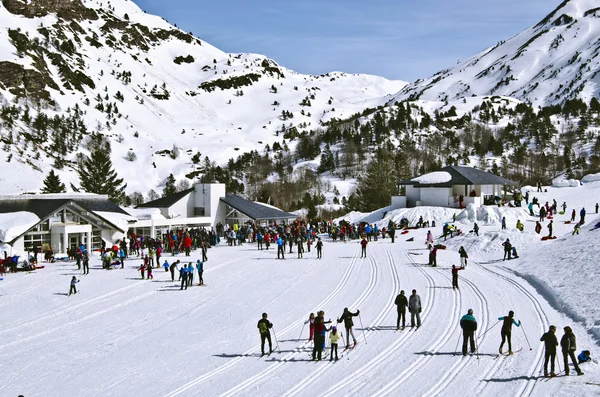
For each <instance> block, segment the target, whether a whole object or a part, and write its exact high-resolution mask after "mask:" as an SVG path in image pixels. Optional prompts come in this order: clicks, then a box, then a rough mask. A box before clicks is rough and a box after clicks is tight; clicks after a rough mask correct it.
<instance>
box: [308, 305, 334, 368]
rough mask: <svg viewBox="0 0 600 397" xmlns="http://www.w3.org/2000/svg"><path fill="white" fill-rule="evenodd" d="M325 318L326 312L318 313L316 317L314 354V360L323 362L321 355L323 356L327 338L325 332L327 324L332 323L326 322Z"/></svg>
mask: <svg viewBox="0 0 600 397" xmlns="http://www.w3.org/2000/svg"><path fill="white" fill-rule="evenodd" d="M324 316H325V312H324V311H323V310H321V311H319V312H317V317H315V341H314V344H313V352H312V359H313V360H319V361H320V360H321V355H322V354H323V344H324V343H325V336H324V334H323V332H324V331H325V324H330V323H331V320H329V321H325V317H324Z"/></svg>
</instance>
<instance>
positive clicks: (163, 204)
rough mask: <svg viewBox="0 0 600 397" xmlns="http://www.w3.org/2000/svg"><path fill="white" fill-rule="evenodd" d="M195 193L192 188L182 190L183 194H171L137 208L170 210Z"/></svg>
mask: <svg viewBox="0 0 600 397" xmlns="http://www.w3.org/2000/svg"><path fill="white" fill-rule="evenodd" d="M193 191H194V188H193V187H192V188H189V189H187V190H182V191H181V192H177V193H174V194H169V195H168V196H165V197H161V198H159V199H156V200H154V201H148V202H147V203H144V204H140V205H138V206H137V207H135V208H168V207H170V206H172V205H173V204H175V203H176V202H178V201H179V200H181V199H182V198H184V197H185V196H187V195H188V194H190V193H191V192H193Z"/></svg>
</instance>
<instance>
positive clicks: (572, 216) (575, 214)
mask: <svg viewBox="0 0 600 397" xmlns="http://www.w3.org/2000/svg"><path fill="white" fill-rule="evenodd" d="M575 217H577V212H575V208H573V211H572V212H571V222H575Z"/></svg>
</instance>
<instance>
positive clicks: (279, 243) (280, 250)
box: [275, 236, 285, 259]
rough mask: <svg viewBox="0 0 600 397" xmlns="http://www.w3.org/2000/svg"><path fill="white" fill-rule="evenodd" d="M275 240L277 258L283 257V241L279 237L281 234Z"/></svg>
mask: <svg viewBox="0 0 600 397" xmlns="http://www.w3.org/2000/svg"><path fill="white" fill-rule="evenodd" d="M275 242H276V243H277V259H285V247H284V244H285V243H284V242H283V240H282V239H281V236H277V240H276V241H275Z"/></svg>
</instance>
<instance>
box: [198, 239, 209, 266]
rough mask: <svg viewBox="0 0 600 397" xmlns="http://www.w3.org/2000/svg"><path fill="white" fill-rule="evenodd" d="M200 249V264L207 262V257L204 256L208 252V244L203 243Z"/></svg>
mask: <svg viewBox="0 0 600 397" xmlns="http://www.w3.org/2000/svg"><path fill="white" fill-rule="evenodd" d="M200 248H201V249H202V262H206V261H208V256H207V255H206V253H207V252H208V242H206V241H203V242H202V245H201V247H200Z"/></svg>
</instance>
